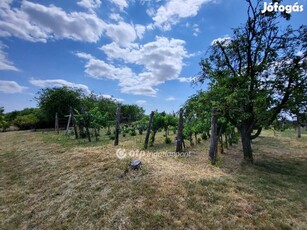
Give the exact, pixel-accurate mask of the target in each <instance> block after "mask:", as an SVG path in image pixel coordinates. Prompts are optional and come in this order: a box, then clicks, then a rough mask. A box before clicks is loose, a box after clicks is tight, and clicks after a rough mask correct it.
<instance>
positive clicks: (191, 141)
mask: <svg viewBox="0 0 307 230" xmlns="http://www.w3.org/2000/svg"><path fill="white" fill-rule="evenodd" d="M192 136H193V134H192V133H191V134H190V136H189V141H190V146H193V145H194V143H193V137H192Z"/></svg>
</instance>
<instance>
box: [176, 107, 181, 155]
mask: <svg viewBox="0 0 307 230" xmlns="http://www.w3.org/2000/svg"><path fill="white" fill-rule="evenodd" d="M182 130H183V109H182V108H181V109H180V111H179V122H178V132H177V138H176V141H177V143H176V152H177V153H178V152H179V153H180V152H182V141H183V140H182V139H183V135H182Z"/></svg>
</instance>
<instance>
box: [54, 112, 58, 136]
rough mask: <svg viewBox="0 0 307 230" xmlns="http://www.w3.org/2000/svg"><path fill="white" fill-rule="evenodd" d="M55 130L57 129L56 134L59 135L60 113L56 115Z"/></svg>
mask: <svg viewBox="0 0 307 230" xmlns="http://www.w3.org/2000/svg"><path fill="white" fill-rule="evenodd" d="M54 129H55V131H56V133H57V134H59V117H58V113H55V125H54Z"/></svg>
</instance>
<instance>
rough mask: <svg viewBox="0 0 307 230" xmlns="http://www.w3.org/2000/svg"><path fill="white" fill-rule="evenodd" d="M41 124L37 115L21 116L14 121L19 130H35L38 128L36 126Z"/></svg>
mask: <svg viewBox="0 0 307 230" xmlns="http://www.w3.org/2000/svg"><path fill="white" fill-rule="evenodd" d="M38 122H39V119H38V117H37V116H35V114H28V115H21V116H17V117H16V118H15V120H14V122H13V123H14V125H16V126H17V127H18V128H20V129H22V130H24V129H33V128H36V124H37V123H38Z"/></svg>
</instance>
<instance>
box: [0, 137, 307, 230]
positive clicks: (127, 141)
mask: <svg viewBox="0 0 307 230" xmlns="http://www.w3.org/2000/svg"><path fill="white" fill-rule="evenodd" d="M102 133H103V131H102ZM174 137H175V136H174V135H171V136H170V138H171V139H172V140H174ZM100 138H101V139H100V141H98V142H96V141H95V140H94V139H93V142H92V143H88V142H87V141H86V140H81V141H80V140H74V139H73V137H70V138H67V137H66V136H64V135H63V134H60V135H56V134H54V133H53V132H48V133H47V132H45V133H42V132H9V133H0V143H1V145H0V229H306V228H307V222H306V216H307V170H306V169H307V134H306V132H305V133H303V135H302V138H301V139H298V138H296V136H295V133H294V131H285V132H278V133H277V136H274V135H273V132H272V131H264V132H263V133H262V135H261V137H260V138H259V139H256V140H255V141H254V142H253V149H254V154H255V163H254V164H253V165H244V164H241V160H242V157H243V156H242V151H241V148H240V146H233V147H232V148H229V149H227V150H226V151H225V152H226V153H225V154H224V155H220V156H219V159H220V160H219V165H218V166H217V167H213V166H211V165H210V164H209V162H208V156H207V154H208V151H207V150H208V143H209V141H202V143H201V144H198V145H196V146H194V147H189V146H188V151H191V152H192V154H191V157H188V158H185V157H180V158H178V157H176V158H174V157H152V156H149V155H147V156H143V157H142V158H141V160H142V163H143V169H142V170H141V171H131V170H128V169H129V163H130V160H131V157H128V158H125V159H123V160H120V159H118V158H117V157H116V154H115V152H116V150H117V147H114V146H113V144H112V143H113V142H112V141H110V140H108V139H107V136H106V137H104V136H103V135H102V136H101V137H100ZM144 138H145V135H144V134H143V135H138V134H137V135H136V136H130V135H127V136H126V137H125V138H123V137H122V136H120V144H119V146H118V148H125V149H127V150H134V149H142V146H143V141H144ZM174 149H175V145H174V143H172V144H169V145H166V144H164V137H163V133H162V132H161V133H158V136H157V138H156V144H155V146H154V147H150V148H149V149H148V150H149V151H152V152H156V153H157V152H159V151H174Z"/></svg>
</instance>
